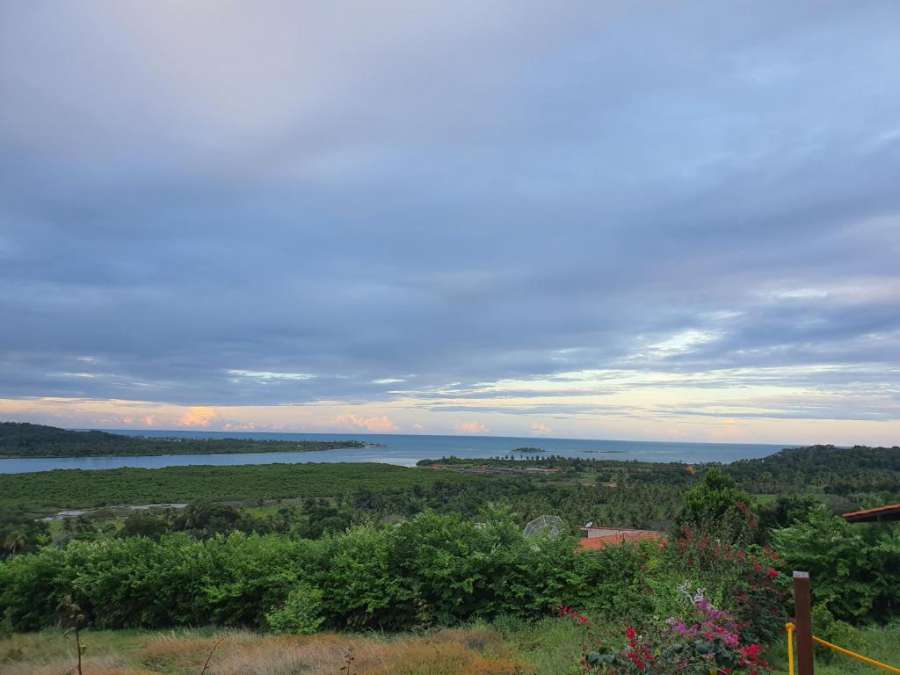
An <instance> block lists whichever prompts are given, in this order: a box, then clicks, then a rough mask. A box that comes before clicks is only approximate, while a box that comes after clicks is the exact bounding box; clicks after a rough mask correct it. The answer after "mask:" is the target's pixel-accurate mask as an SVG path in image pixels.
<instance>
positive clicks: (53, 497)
mask: <svg viewBox="0 0 900 675" xmlns="http://www.w3.org/2000/svg"><path fill="white" fill-rule="evenodd" d="M473 480H480V478H478V477H475V476H464V475H461V474H458V473H454V472H452V471H430V470H424V469H407V468H404V467H402V466H393V465H391V464H377V463H344V464H339V463H335V464H256V465H246V466H171V467H166V468H162V469H107V470H99V471H86V470H82V469H67V470H58V471H44V472H39V473H19V474H4V475H0V509H4V508H6V509H14V508H25V509H52V508H89V507H96V506H108V505H110V504H148V503H154V502H179V501H185V502H195V501H202V500H215V501H220V502H221V501H244V500H256V499H287V498H290V497H331V496H334V495H336V494H341V493H344V492H352V491H354V490H358V489H362V488H367V489H369V490H372V491H379V490H386V489H394V488H406V487H413V486H415V485H420V486H422V487H428V486H431V485H433V484H434V483H435V482H437V481H444V482H448V483H462V482H466V481H473Z"/></svg>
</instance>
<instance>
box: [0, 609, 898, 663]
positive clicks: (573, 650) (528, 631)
mask: <svg viewBox="0 0 900 675" xmlns="http://www.w3.org/2000/svg"><path fill="white" fill-rule="evenodd" d="M582 638H583V633H582V632H581V631H580V629H579V628H578V627H577V626H575V625H573V624H572V623H570V622H566V621H563V620H560V619H544V620H542V621H539V622H537V623H533V624H529V623H524V622H521V621H512V620H511V621H502V620H501V621H497V622H495V623H494V624H475V625H472V626H469V627H466V628H455V629H442V630H437V631H433V632H428V633H423V634H409V633H407V634H399V635H382V634H372V633H370V634H357V635H353V634H341V633H321V634H318V635H313V636H276V635H266V634H259V633H253V632H249V631H238V630H233V631H213V630H184V631H166V632H153V631H85V632H83V633H82V641H83V643H84V644H85V645H86V650H85V657H84V665H83V668H84V672H85V673H86V674H89V675H113V674H114V673H115V674H117V675H139V674H141V675H147V674H150V673H153V674H156V673H167V674H178V675H180V674H187V673H192V674H196V673H199V672H200V671H201V670H202V668H203V665H204V663H205V662H206V660H207V658H209V670H208V672H209V673H215V674H217V675H238V674H241V675H244V674H246V675H288V674H291V673H300V672H302V673H308V674H310V675H318V674H320V673H321V674H324V673H338V672H341V671H340V669H341V668H342V667H345V666H346V665H347V662H348V658H349V657H351V656H352V658H353V661H352V662H351V666H352V670H351V671H350V672H353V673H357V674H362V673H372V674H381V675H388V674H389V673H396V674H398V675H413V674H417V675H418V674H421V675H451V674H455V673H481V674H489V673H493V674H496V675H500V674H510V675H511V674H513V673H521V674H523V675H524V674H526V673H528V674H534V675H544V674H546V675H567V674H572V675H575V674H576V673H580V672H582V671H581V670H580V668H579V666H578V662H579V658H580V655H581V645H582ZM607 639H610V640H612V639H615V638H614V637H613V636H612V635H610V636H609V638H607ZM855 647H856V648H857V649H859V650H860V651H862V652H863V653H865V654H868V655H870V656H873V657H876V658H880V659H882V660H884V661H886V662H887V663H890V664H897V663H900V629H897V628H894V629H876V628H872V629H866V630H862V631H859V634H858V636H857V644H856V645H855ZM769 658H770V660H771V661H772V665H773V667H774V671H773V672H776V673H783V672H786V668H785V664H784V654H783V648H782V649H781V653H779V652H775V653H772V654H770V655H769ZM74 663H75V645H74V640H73V639H72V638H71V637H66V636H64V634H63V633H62V632H61V631H56V630H53V631H44V632H41V633H27V634H16V635H12V636H10V637H7V638H4V639H0V673H2V674H3V675H26V674H28V675H51V674H52V675H58V674H59V673H64V672H70V671H71V669H72V667H73V666H74ZM344 672H346V671H344ZM816 672H817V673H819V674H820V675H841V674H845V673H847V674H851V673H873V672H876V671H873V670H872V669H871V668H868V667H867V666H864V665H862V664H856V663H855V662H853V661H850V660H849V659H846V658H843V657H839V656H836V657H834V658H833V659H832V660H830V661H825V660H823V659H819V660H818V661H817V663H816Z"/></svg>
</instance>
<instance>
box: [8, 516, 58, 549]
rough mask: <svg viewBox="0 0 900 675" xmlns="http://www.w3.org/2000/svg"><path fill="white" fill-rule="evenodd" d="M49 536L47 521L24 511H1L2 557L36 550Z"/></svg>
mask: <svg viewBox="0 0 900 675" xmlns="http://www.w3.org/2000/svg"><path fill="white" fill-rule="evenodd" d="M48 538H49V537H48V528H47V523H45V522H43V521H40V520H36V519H35V518H34V517H33V516H32V515H30V514H27V513H24V512H22V511H18V510H15V511H13V510H9V511H0V559H2V558H5V557H7V556H10V555H15V554H16V553H28V552H29V551H34V550H36V549H37V548H38V547H39V546H40V545H42V544H45V543H46V542H47V541H48Z"/></svg>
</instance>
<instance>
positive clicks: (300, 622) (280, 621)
mask: <svg viewBox="0 0 900 675" xmlns="http://www.w3.org/2000/svg"><path fill="white" fill-rule="evenodd" d="M322 596H323V594H322V591H321V590H320V589H318V588H316V587H315V586H310V585H309V584H300V585H299V586H297V587H296V588H294V589H293V590H291V592H290V593H288V596H287V599H286V600H285V601H284V604H283V605H281V606H280V607H279V608H278V609H274V610H272V611H271V612H269V613H268V614H266V623H267V624H268V625H269V628H271V629H272V630H273V631H274V632H276V633H296V634H299V635H312V634H313V633H315V632H316V631H317V630H319V628H320V627H321V626H322V623H323V622H324V621H325V619H324V618H323V617H322Z"/></svg>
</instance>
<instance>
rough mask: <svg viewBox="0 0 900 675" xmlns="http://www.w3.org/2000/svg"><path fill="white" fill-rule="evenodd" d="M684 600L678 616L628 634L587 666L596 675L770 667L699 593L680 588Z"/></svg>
mask: <svg viewBox="0 0 900 675" xmlns="http://www.w3.org/2000/svg"><path fill="white" fill-rule="evenodd" d="M679 590H680V591H681V593H682V594H683V595H685V596H686V597H687V599H688V604H687V606H686V607H685V608H684V612H683V615H682V616H680V617H669V618H668V619H667V620H666V621H665V622H664V623H663V624H656V625H653V626H647V627H645V629H644V630H642V631H641V632H639V631H638V630H637V629H636V628H634V627H633V626H629V627H628V629H627V630H626V633H625V637H626V643H625V645H624V646H623V647H622V648H621V649H618V650H604V651H599V650H598V651H592V652H589V653H588V654H587V655H586V657H585V664H586V665H587V666H588V668H590V669H591V670H592V671H593V672H597V673H630V672H640V673H643V672H653V673H658V674H660V675H662V674H665V673H695V672H697V673H707V672H717V673H720V672H722V673H734V672H749V673H757V672H760V671H761V670H766V669H767V668H768V666H767V665H766V663H765V662H764V661H763V660H762V658H761V653H762V647H761V645H759V644H757V643H751V642H747V641H746V637H745V636H744V635H742V633H741V628H740V624H739V622H738V621H737V620H736V619H735V617H733V616H732V615H730V614H729V613H728V612H725V611H723V610H720V609H717V608H716V607H714V606H713V605H712V603H711V602H710V601H709V600H708V599H707V598H706V596H705V595H704V594H703V591H702V589H698V590H696V591H691V589H690V587H689V586H688V585H684V586H682V587H681V589H679Z"/></svg>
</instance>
